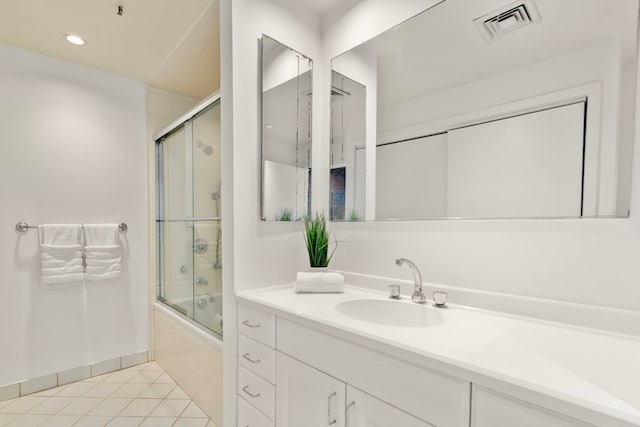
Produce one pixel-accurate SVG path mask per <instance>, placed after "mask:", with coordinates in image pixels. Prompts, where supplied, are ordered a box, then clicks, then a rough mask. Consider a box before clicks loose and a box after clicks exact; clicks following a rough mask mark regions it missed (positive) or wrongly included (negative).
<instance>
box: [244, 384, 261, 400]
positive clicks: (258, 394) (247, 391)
mask: <svg viewBox="0 0 640 427" xmlns="http://www.w3.org/2000/svg"><path fill="white" fill-rule="evenodd" d="M242 391H244V392H245V393H247V394H248V395H249V396H251V397H253V398H254V399H255V398H257V397H260V393H256V394H253V393H251V392H250V391H249V386H248V385H246V386H244V387H242Z"/></svg>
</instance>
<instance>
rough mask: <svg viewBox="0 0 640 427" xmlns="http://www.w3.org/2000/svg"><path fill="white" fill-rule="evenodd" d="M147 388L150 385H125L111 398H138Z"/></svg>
mask: <svg viewBox="0 0 640 427" xmlns="http://www.w3.org/2000/svg"><path fill="white" fill-rule="evenodd" d="M147 387H149V384H144V383H137V384H123V385H121V386H120V388H118V389H117V390H116V391H115V392H114V393H113V394H112V395H111V397H131V398H134V397H138V395H139V394H140V393H142V392H143V391H144V390H145V389H146V388H147Z"/></svg>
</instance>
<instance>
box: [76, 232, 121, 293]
mask: <svg viewBox="0 0 640 427" xmlns="http://www.w3.org/2000/svg"><path fill="white" fill-rule="evenodd" d="M84 239H85V247H84V252H85V279H87V280H90V281H97V280H107V279H115V278H117V277H120V274H121V273H122V251H121V250H120V245H119V244H118V224H85V225H84Z"/></svg>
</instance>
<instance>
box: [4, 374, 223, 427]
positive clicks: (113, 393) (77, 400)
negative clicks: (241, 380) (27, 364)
mask: <svg viewBox="0 0 640 427" xmlns="http://www.w3.org/2000/svg"><path fill="white" fill-rule="evenodd" d="M36 426H37V427H68V426H74V427H101V426H109V427H134V426H140V427H165V426H166V427H169V426H175V427H216V426H215V424H214V423H213V422H212V421H210V420H209V418H207V415H206V414H205V413H204V412H203V411H202V410H201V409H200V408H199V407H198V406H197V405H196V404H195V402H193V401H191V399H190V398H189V396H187V395H186V394H185V392H184V391H183V390H182V389H181V388H180V387H179V386H177V385H176V383H175V382H174V381H173V380H172V379H171V378H170V377H169V375H167V374H166V373H165V372H164V371H163V370H162V368H161V367H160V366H159V365H158V364H157V363H155V362H149V363H145V364H142V365H138V366H134V367H131V368H127V369H123V370H121V371H117V372H113V373H110V374H104V375H100V376H98V377H93V378H88V379H86V380H83V381H79V382H76V383H72V384H67V385H63V386H60V387H56V388H52V389H50V390H45V391H41V392H39V393H34V394H31V395H28V396H23V397H19V398H17V399H13V400H6V401H3V402H0V427H36Z"/></svg>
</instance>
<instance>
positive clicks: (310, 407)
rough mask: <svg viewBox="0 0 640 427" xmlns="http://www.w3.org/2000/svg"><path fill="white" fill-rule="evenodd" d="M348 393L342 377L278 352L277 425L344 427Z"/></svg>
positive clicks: (291, 426)
mask: <svg viewBox="0 0 640 427" xmlns="http://www.w3.org/2000/svg"><path fill="white" fill-rule="evenodd" d="M345 394H346V386H345V384H344V383H343V382H342V381H338V380H337V379H335V378H333V377H330V376H329V375H326V374H324V373H322V372H320V371H318V370H317V369H314V368H312V367H310V366H308V365H305V364H304V363H301V362H298V361H297V360H295V359H292V358H290V357H289V356H286V355H284V354H282V353H280V352H277V355H276V426H277V427H344V407H345Z"/></svg>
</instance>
